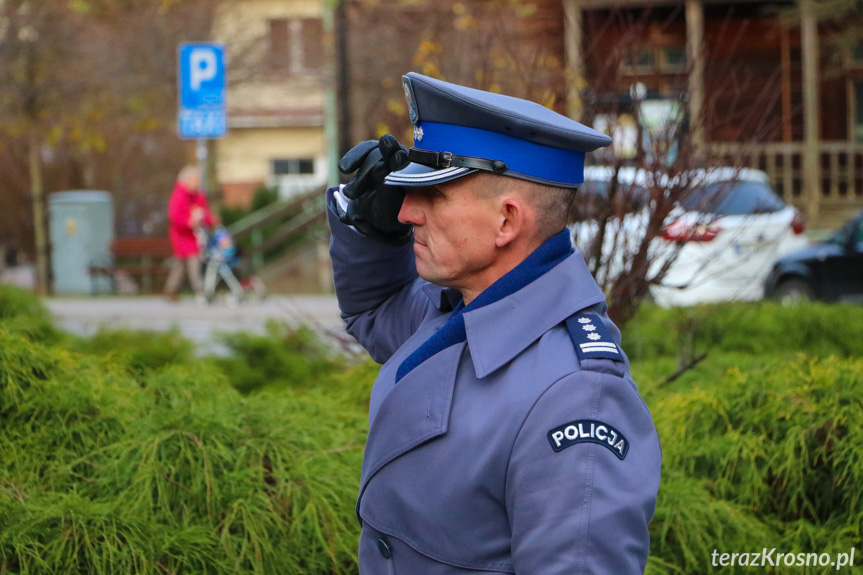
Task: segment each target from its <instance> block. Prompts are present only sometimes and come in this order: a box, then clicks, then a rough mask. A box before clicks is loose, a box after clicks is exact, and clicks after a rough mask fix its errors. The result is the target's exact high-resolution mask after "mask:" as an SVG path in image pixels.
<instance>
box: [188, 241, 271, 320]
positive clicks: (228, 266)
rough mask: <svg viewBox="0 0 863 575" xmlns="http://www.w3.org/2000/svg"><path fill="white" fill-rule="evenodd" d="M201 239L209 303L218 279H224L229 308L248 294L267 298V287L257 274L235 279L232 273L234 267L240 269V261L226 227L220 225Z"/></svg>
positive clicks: (214, 293) (206, 294) (206, 295)
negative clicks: (209, 234)
mask: <svg viewBox="0 0 863 575" xmlns="http://www.w3.org/2000/svg"><path fill="white" fill-rule="evenodd" d="M201 240H202V243H203V245H204V246H205V247H204V249H203V250H202V251H203V253H204V254H205V258H204V260H205V262H206V266H205V269H204V296H205V297H206V298H207V301H208V302H212V301H213V300H214V298H215V296H216V289H217V288H218V287H219V281H220V280H222V281H224V282H225V285H226V286H227V287H228V294H227V295H226V298H225V301H226V302H227V304H228V305H229V306H231V307H233V306H236V305H237V304H238V303H240V302H241V301H243V300H244V299H247V298H248V297H253V298H255V299H259V300H260V299H264V298H265V297H266V295H267V288H266V287H265V286H264V282H262V281H261V279H260V278H258V277H257V276H250V277H243V276H242V275H241V276H240V277H239V278H238V277H237V275H236V274H235V273H234V272H235V270H236V271H239V269H240V264H241V261H240V258H239V257H238V255H237V246H236V244H234V238H233V237H232V236H231V234H230V232H228V230H226V229H225V228H223V227H221V226H219V227H218V228H216V229H215V231H214V232H213V234H212V235H211V236H208V237H206V238H201Z"/></svg>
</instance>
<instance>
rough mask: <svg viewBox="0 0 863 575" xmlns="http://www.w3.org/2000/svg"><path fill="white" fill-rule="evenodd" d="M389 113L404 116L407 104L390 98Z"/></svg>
mask: <svg viewBox="0 0 863 575" xmlns="http://www.w3.org/2000/svg"><path fill="white" fill-rule="evenodd" d="M387 111H389V112H390V113H391V114H396V115H397V116H402V115H404V114H405V111H406V110H405V103H404V101H402V100H397V99H395V98H390V99H388V100H387Z"/></svg>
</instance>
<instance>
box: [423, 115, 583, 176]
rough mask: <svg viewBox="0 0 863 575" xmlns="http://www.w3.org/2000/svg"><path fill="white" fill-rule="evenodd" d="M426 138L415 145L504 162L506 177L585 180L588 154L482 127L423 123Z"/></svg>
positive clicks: (436, 150) (424, 148)
mask: <svg viewBox="0 0 863 575" xmlns="http://www.w3.org/2000/svg"><path fill="white" fill-rule="evenodd" d="M421 125H422V139H421V140H418V141H416V142H414V145H415V146H416V147H418V148H422V149H423V150H431V151H435V152H450V153H452V154H453V155H458V156H471V157H474V158H485V159H487V160H501V161H503V162H505V163H506V165H507V167H508V168H509V170H508V171H507V172H505V175H508V176H514V177H522V178H524V179H527V180H532V181H538V182H541V183H545V184H549V185H553V186H555V185H556V186H562V187H571V186H576V185H578V184H581V183H582V182H583V181H584V152H577V151H574V150H563V149H560V148H552V147H550V146H543V145H541V144H536V143H533V142H529V141H527V140H522V139H519V138H514V137H512V136H507V135H506V134H499V133H497V132H489V131H486V130H480V129H478V128H470V127H467V126H456V125H453V124H441V123H438V122H422V124H421Z"/></svg>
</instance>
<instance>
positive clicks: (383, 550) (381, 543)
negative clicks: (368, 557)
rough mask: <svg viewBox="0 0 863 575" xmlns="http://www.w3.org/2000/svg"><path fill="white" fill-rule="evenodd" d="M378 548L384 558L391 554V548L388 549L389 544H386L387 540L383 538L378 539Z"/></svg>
mask: <svg viewBox="0 0 863 575" xmlns="http://www.w3.org/2000/svg"><path fill="white" fill-rule="evenodd" d="M378 549H379V550H380V552H381V555H383V556H384V559H389V558H390V557H392V556H393V550H392V549H390V546H389V545H387V542H386V541H384V540H383V539H378Z"/></svg>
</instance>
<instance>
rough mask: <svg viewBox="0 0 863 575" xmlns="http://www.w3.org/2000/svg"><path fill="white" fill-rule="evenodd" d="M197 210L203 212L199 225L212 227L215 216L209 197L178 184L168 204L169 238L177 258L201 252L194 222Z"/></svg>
mask: <svg viewBox="0 0 863 575" xmlns="http://www.w3.org/2000/svg"><path fill="white" fill-rule="evenodd" d="M196 209H198V210H200V211H201V220H200V224H199V225H205V226H212V225H213V214H211V213H210V206H209V205H208V204H207V196H206V195H205V194H203V193H201V192H200V191H198V190H189V189H188V188H186V187H185V186H184V185H183V184H181V183H180V182H177V184H176V185H175V186H174V191H173V192H172V193H171V200H170V201H169V202H168V225H169V236H170V238H171V247H173V248H174V257H176V258H188V257H192V256H197V255H198V254H199V253H200V251H201V249H200V247H199V246H198V239H197V238H196V237H195V227H194V226H193V222H192V212H193V210H196Z"/></svg>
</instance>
